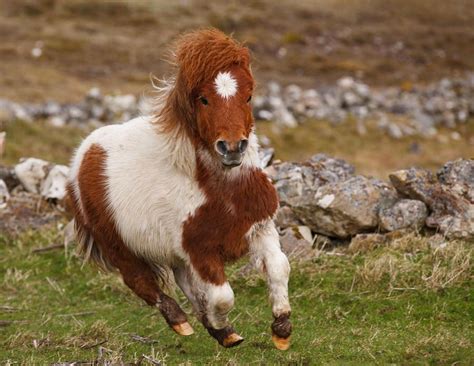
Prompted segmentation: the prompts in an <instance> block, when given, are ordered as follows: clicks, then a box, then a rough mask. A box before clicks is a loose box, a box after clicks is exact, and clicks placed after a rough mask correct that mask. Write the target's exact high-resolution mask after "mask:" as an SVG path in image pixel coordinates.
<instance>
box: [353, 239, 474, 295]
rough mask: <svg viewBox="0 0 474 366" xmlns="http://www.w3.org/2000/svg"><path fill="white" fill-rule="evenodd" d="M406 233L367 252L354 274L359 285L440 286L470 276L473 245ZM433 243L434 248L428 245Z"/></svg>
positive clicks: (394, 286) (400, 287)
mask: <svg viewBox="0 0 474 366" xmlns="http://www.w3.org/2000/svg"><path fill="white" fill-rule="evenodd" d="M432 240H433V239H431V238H430V237H422V236H419V235H417V234H408V235H404V236H403V237H400V238H398V239H394V240H393V241H390V242H389V243H386V244H385V245H384V246H383V249H379V250H376V251H374V252H373V253H369V255H368V256H367V258H365V260H364V262H363V264H362V265H361V266H360V267H359V268H358V270H357V271H356V275H355V283H357V284H358V285H361V286H363V287H364V286H374V285H376V286H377V285H380V284H382V285H383V286H387V287H388V289H389V290H390V291H392V290H415V289H416V290H419V289H429V290H435V291H437V290H442V289H446V288H448V287H451V286H456V285H459V284H460V283H463V282H465V281H467V280H472V279H473V278H474V277H473V263H472V255H473V249H472V247H471V245H469V243H466V242H460V241H448V240H446V241H442V242H439V243H437V244H432V243H431V241H432ZM432 245H433V246H434V248H433V247H432Z"/></svg>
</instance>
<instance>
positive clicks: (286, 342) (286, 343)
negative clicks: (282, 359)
mask: <svg viewBox="0 0 474 366" xmlns="http://www.w3.org/2000/svg"><path fill="white" fill-rule="evenodd" d="M272 341H273V344H275V347H276V348H278V349H279V350H280V351H286V350H287V349H288V348H290V337H288V338H281V337H278V336H277V335H275V334H273V335H272Z"/></svg>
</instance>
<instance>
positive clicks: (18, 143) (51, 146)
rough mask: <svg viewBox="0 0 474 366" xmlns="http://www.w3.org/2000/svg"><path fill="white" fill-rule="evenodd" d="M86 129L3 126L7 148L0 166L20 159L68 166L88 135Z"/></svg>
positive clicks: (19, 123)
mask: <svg viewBox="0 0 474 366" xmlns="http://www.w3.org/2000/svg"><path fill="white" fill-rule="evenodd" d="M89 130H90V127H88V129H80V128H77V127H72V126H66V127H53V126H50V125H48V124H47V123H46V122H38V121H35V122H32V123H29V122H24V121H14V122H11V123H7V124H5V126H2V123H1V122H0V131H5V132H6V133H7V137H6V148H5V153H4V155H3V156H0V163H2V164H7V165H13V164H17V163H18V161H19V160H20V158H23V157H35V158H40V159H44V160H48V161H52V162H55V163H60V164H68V163H69V159H70V158H71V156H72V153H73V151H74V149H75V148H76V147H77V146H78V145H79V143H80V141H81V139H82V138H83V137H85V136H87V134H88V131H89Z"/></svg>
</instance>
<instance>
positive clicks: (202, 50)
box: [175, 29, 250, 91]
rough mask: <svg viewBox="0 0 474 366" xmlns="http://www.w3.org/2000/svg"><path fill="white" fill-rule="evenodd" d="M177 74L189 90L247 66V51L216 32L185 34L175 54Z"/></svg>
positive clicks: (234, 41) (212, 30)
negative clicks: (226, 71)
mask: <svg viewBox="0 0 474 366" xmlns="http://www.w3.org/2000/svg"><path fill="white" fill-rule="evenodd" d="M175 57H176V60H175V61H176V65H177V67H178V75H179V77H181V78H183V79H184V80H183V82H184V83H185V85H186V88H187V89H188V91H192V90H194V89H195V88H197V87H199V86H200V85H202V83H203V82H206V81H209V80H214V79H215V78H216V76H217V74H218V73H219V72H221V71H222V70H226V69H228V68H229V67H231V66H233V65H242V66H244V67H249V62H250V54H249V50H248V48H246V47H244V46H243V45H242V44H240V43H239V42H237V41H236V40H234V39H233V38H231V37H229V36H227V35H225V34H224V33H222V32H221V31H219V30H217V29H207V30H199V31H195V32H191V33H187V34H185V35H183V36H181V38H180V39H179V40H178V42H177V45H176V51H175Z"/></svg>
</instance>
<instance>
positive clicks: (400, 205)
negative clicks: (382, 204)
mask: <svg viewBox="0 0 474 366" xmlns="http://www.w3.org/2000/svg"><path fill="white" fill-rule="evenodd" d="M427 216H428V210H427V208H426V205H425V204H424V203H423V202H421V201H418V200H410V199H402V200H400V201H398V202H397V203H395V204H394V205H393V206H391V207H386V208H382V209H380V211H379V224H380V228H381V229H382V230H384V231H394V230H400V229H406V228H413V229H417V228H420V227H422V226H423V225H424V224H425V220H426V218H427Z"/></svg>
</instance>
